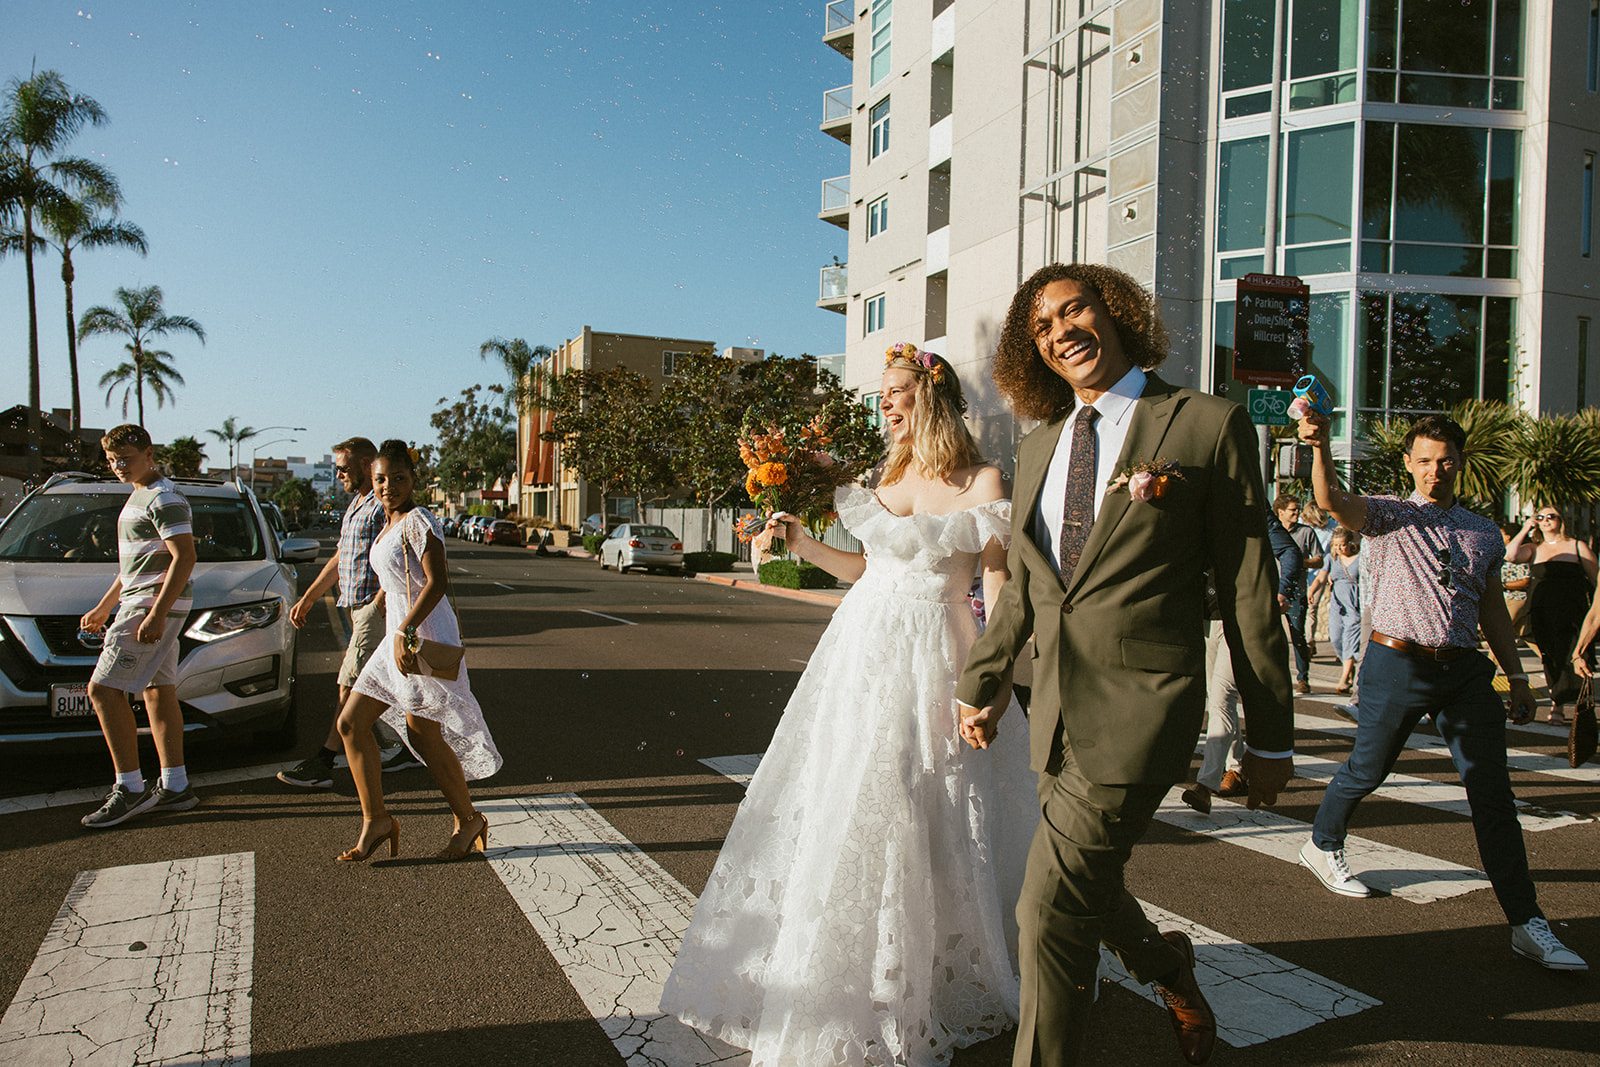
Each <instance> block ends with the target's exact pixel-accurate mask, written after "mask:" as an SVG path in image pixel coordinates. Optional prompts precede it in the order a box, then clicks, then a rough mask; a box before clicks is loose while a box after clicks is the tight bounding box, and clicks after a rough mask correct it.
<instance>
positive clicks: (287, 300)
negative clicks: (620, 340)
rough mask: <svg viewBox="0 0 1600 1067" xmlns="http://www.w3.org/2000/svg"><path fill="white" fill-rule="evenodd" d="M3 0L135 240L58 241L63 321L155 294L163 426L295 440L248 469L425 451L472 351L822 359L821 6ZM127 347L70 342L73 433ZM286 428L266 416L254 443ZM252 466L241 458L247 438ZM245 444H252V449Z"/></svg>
mask: <svg viewBox="0 0 1600 1067" xmlns="http://www.w3.org/2000/svg"><path fill="white" fill-rule="evenodd" d="M485 7H486V5H480V4H473V3H459V4H452V3H445V2H438V0H419V2H413V3H406V2H400V0H389V2H386V3H374V2H372V0H348V2H346V0H341V3H340V4H339V5H338V6H337V7H331V8H330V7H322V6H320V5H318V4H315V3H299V2H297V3H278V2H274V0H265V2H262V3H237V2H234V0H196V2H190V3H185V2H181V0H116V2H111V3H97V2H95V0H77V2H66V3H62V2H48V0H4V4H3V7H0V19H3V22H4V27H5V28H4V32H3V33H0V77H3V78H5V79H10V78H12V77H23V78H25V77H27V76H28V74H29V72H30V70H31V69H33V68H34V67H35V65H36V66H37V69H39V70H49V69H54V70H57V71H59V72H60V73H61V75H62V77H63V78H64V79H65V80H66V82H67V84H68V85H70V86H71V87H72V88H73V89H75V90H78V91H80V92H83V93H85V94H86V95H88V96H91V97H93V98H94V99H95V100H96V101H98V102H99V103H100V105H101V106H102V107H103V108H105V110H106V111H107V113H108V114H109V116H110V120H111V121H110V122H109V124H107V125H105V126H102V127H98V128H94V127H91V128H87V129H86V130H85V131H84V132H83V133H81V134H80V135H79V136H78V138H77V140H76V141H75V142H74V143H73V144H72V145H71V146H70V148H69V151H70V152H72V153H73V154H79V155H85V156H89V157H91V158H94V159H97V160H99V161H101V162H103V163H104V164H105V165H106V166H108V167H109V168H110V169H111V170H112V172H113V173H115V174H116V175H117V177H118V178H119V179H120V181H121V183H122V187H123V193H124V196H125V206H124V209H123V213H122V214H123V217H124V218H125V219H127V220H129V221H131V222H135V223H137V224H138V225H139V226H141V227H143V229H144V231H145V233H146V235H147V236H148V238H149V242H150V254H149V256H148V257H145V258H141V257H139V256H138V255H136V254H132V253H125V252H90V253H81V254H78V255H75V256H74V264H75V266H76V268H77V283H76V285H75V287H74V294H75V302H76V305H77V310H78V312H79V314H80V315H81V314H82V312H83V310H84V309H85V308H87V307H89V306H91V305H94V304H109V303H111V302H112V293H113V290H114V289H115V288H116V287H117V286H136V285H150V284H155V285H160V286H161V288H162V290H163V291H164V293H165V295H166V309H167V310H168V311H169V312H172V313H177V314H185V315H190V316H192V317H194V318H195V319H197V320H199V322H200V323H201V324H202V325H203V326H204V327H205V329H206V333H207V343H206V344H205V345H204V346H201V345H200V344H199V343H198V342H196V341H194V340H192V339H191V338H188V337H186V336H176V337H174V338H172V339H171V343H170V344H169V345H167V346H166V347H167V348H168V349H169V350H170V351H171V352H172V354H173V356H174V359H175V363H176V365H177V367H178V368H179V370H180V371H181V373H182V374H183V375H184V377H185V379H186V380H187V384H186V385H185V386H183V387H181V388H180V389H179V390H178V393H177V398H176V403H175V404H169V405H168V406H167V407H166V408H164V409H161V410H159V411H157V410H155V409H154V404H153V402H152V400H151V398H150V397H149V394H148V393H147V394H146V412H147V418H146V423H147V425H148V426H149V428H150V431H151V433H152V434H153V435H154V436H155V438H156V439H157V440H158V441H166V440H170V439H171V438H173V437H175V436H178V435H182V434H193V435H195V436H196V437H199V438H200V439H201V441H202V442H207V443H209V447H208V455H209V460H210V461H211V462H213V463H217V464H219V465H220V464H224V463H226V462H227V455H226V449H225V447H224V446H221V445H219V444H217V443H216V442H215V440H214V439H213V438H211V437H209V436H208V435H207V434H206V433H205V430H207V429H208V428H211V427H216V426H219V425H220V424H221V421H222V419H223V418H225V417H227V416H228V415H234V416H237V417H238V419H239V421H240V422H241V423H242V424H246V425H251V426H257V427H265V426H270V425H274V424H288V425H294V426H305V427H308V429H307V431H306V432H305V433H302V434H298V435H295V436H297V437H298V438H299V443H298V444H280V445H275V446H272V447H270V448H263V449H262V451H261V453H260V454H261V455H262V456H267V455H275V456H284V455H288V454H294V455H300V454H305V455H309V456H313V457H320V456H321V455H322V454H323V453H324V452H326V451H327V447H328V446H329V445H330V444H332V443H333V442H334V441H337V440H340V439H341V438H343V437H346V436H349V435H350V434H352V433H361V434H364V435H366V436H369V437H372V438H374V439H379V438H382V437H386V436H400V437H405V438H407V439H410V440H414V441H417V442H419V443H428V442H431V441H432V440H433V439H434V438H433V431H432V428H431V427H430V426H429V425H428V416H429V415H430V414H431V413H432V411H433V410H434V408H435V405H436V402H437V401H438V399H439V398H440V397H444V396H449V397H452V398H454V397H455V395H456V394H457V393H458V392H459V391H460V390H461V389H463V388H465V387H467V386H469V385H473V384H475V383H478V382H485V383H487V382H492V381H498V380H500V376H499V372H498V368H496V367H492V366H491V365H489V364H486V363H483V362H481V361H480V360H479V359H478V355H477V350H478V345H479V344H480V343H481V342H483V341H484V340H487V339H488V338H490V337H495V336H503V337H522V338H525V339H526V340H527V341H528V342H529V343H530V344H541V343H542V344H550V345H556V344H559V343H561V342H562V341H563V340H565V339H566V338H569V337H574V336H577V334H578V333H579V332H580V331H581V329H582V327H583V326H585V325H588V326H592V327H593V328H595V329H597V330H610V331H619V332H624V333H640V334H660V335H664V336H676V337H688V338H697V339H705V340H710V341H714V342H715V343H716V344H717V345H718V346H723V347H725V346H728V345H750V346H755V347H760V348H765V349H766V350H767V351H768V352H778V353H781V354H783V355H798V354H800V353H801V352H810V353H812V354H814V355H816V354H825V353H830V352H837V351H842V350H843V347H844V338H843V319H842V318H841V317H840V316H838V315H836V314H833V313H831V312H826V311H819V310H817V309H816V306H815V302H816V299H817V277H818V269H819V268H820V267H821V266H823V265H824V264H827V263H829V262H831V257H832V256H833V255H835V254H837V255H839V256H840V257H841V258H843V255H844V251H845V234H844V231H842V230H840V229H837V228H835V227H833V226H829V225H827V224H826V223H822V222H819V221H818V220H817V210H818V207H819V187H820V183H821V180H822V179H823V178H828V177H832V176H834V175H839V174H844V173H847V172H848V170H849V161H848V158H847V156H846V152H847V151H848V150H847V149H846V148H845V147H844V146H842V145H840V144H838V143H837V142H836V141H834V140H833V139H832V138H829V137H827V136H825V135H824V134H822V133H820V132H819V131H818V129H817V124H818V122H819V121H820V118H821V102H822V94H823V91H824V90H826V89H829V88H832V87H833V86H836V85H843V84H845V83H847V82H849V80H850V71H849V66H848V61H847V60H845V59H844V58H843V57H842V56H840V55H838V54H837V53H835V52H834V51H833V50H832V49H830V48H828V47H826V46H825V45H823V44H822V41H821V36H822V15H823V10H824V0H763V2H759V3H742V2H738V0H733V2H730V3H727V4H726V5H721V6H719V5H712V4H704V3H688V2H683V3H652V2H649V0H643V2H632V3H614V2H607V0H599V2H590V0H561V2H552V0H520V2H518V3H516V4H512V5H507V7H506V8H505V9H503V10H498V11H490V10H485ZM36 269H37V272H38V280H39V290H40V292H39V296H40V299H39V314H40V346H41V361H42V365H43V366H42V375H43V399H44V404H45V407H46V408H49V407H66V406H67V405H68V401H69V398H70V391H69V384H68V372H67V359H66V342H65V331H66V326H65V318H64V310H63V298H62V292H61V289H62V287H61V281H60V274H59V261H57V260H56V259H55V258H54V257H53V256H46V257H44V258H43V259H42V260H39V261H37V266H36ZM25 284H26V283H25V280H24V274H23V266H22V261H21V259H20V258H16V257H12V258H7V259H4V260H0V382H4V383H5V385H4V388H3V389H0V400H3V405H4V406H9V405H11V404H13V403H20V402H24V401H26V399H27V319H26V295H25V292H26V290H25ZM122 355H123V353H122V346H121V343H120V342H118V341H116V340H114V339H112V338H110V337H97V338H91V339H89V340H88V341H86V342H85V343H84V345H83V346H81V348H80V352H79V358H80V364H81V373H82V376H83V379H84V382H85V388H84V421H85V424H86V425H90V426H96V425H101V426H109V425H112V424H115V423H116V422H120V421H122V419H121V412H120V407H119V406H114V407H112V408H109V409H108V408H107V407H106V406H105V404H104V397H105V393H104V391H103V390H100V389H97V388H95V383H96V382H97V381H98V380H99V377H100V375H101V374H102V373H104V371H105V370H106V369H107V368H108V367H111V366H114V365H116V363H118V362H120V361H121V357H122ZM280 436H287V434H285V433H279V432H272V433H269V434H266V435H264V436H263V437H262V438H261V439H260V440H261V441H266V440H270V439H271V438H274V437H280ZM247 451H248V449H247ZM244 458H245V459H246V460H248V458H249V457H248V455H246V456H245V457H244Z"/></svg>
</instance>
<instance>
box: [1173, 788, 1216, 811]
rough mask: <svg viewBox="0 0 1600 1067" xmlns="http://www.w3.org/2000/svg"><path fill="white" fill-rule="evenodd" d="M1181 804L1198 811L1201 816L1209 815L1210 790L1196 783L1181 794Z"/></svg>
mask: <svg viewBox="0 0 1600 1067" xmlns="http://www.w3.org/2000/svg"><path fill="white" fill-rule="evenodd" d="M1179 795H1180V796H1181V797H1182V798H1183V802H1184V803H1185V804H1187V805H1189V806H1190V807H1191V808H1193V809H1194V810H1195V811H1198V812H1199V813H1200V814H1201V815H1210V814H1211V790H1209V789H1207V788H1206V787H1205V786H1203V785H1201V784H1200V783H1199V782H1196V783H1195V784H1194V785H1191V786H1190V787H1189V788H1187V789H1185V790H1184V791H1183V792H1182V793H1181V794H1179Z"/></svg>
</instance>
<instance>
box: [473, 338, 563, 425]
mask: <svg viewBox="0 0 1600 1067" xmlns="http://www.w3.org/2000/svg"><path fill="white" fill-rule="evenodd" d="M552 354H553V353H552V350H551V348H550V346H549V345H535V346H533V347H531V348H530V347H529V346H528V342H526V341H524V340H523V339H522V338H520V337H513V338H512V339H511V340H509V341H507V340H506V339H505V338H503V337H491V338H490V339H489V340H487V341H485V342H483V344H481V345H479V346H478V358H479V359H485V360H486V359H489V358H490V357H491V356H492V357H494V359H496V360H497V361H499V363H500V365H501V366H502V367H504V368H505V372H506V381H507V383H508V384H507V387H506V398H507V399H508V400H509V401H510V402H511V412H512V414H513V415H521V414H523V413H524V412H527V411H529V410H531V409H532V408H533V407H534V406H535V405H536V402H537V401H538V399H539V398H540V397H541V396H543V395H544V381H545V377H546V374H545V368H546V361H547V360H549V358H550V356H551V355H552Z"/></svg>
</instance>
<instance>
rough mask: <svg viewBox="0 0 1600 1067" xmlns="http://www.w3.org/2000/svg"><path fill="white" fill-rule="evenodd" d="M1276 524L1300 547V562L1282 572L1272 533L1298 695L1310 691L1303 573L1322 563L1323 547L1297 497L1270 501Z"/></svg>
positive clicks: (1282, 495)
mask: <svg viewBox="0 0 1600 1067" xmlns="http://www.w3.org/2000/svg"><path fill="white" fill-rule="evenodd" d="M1272 510H1273V511H1274V512H1276V513H1277V516H1278V523H1279V524H1280V525H1281V526H1282V527H1283V529H1284V532H1285V533H1287V534H1288V535H1289V539H1290V540H1291V541H1293V542H1294V545H1295V548H1296V549H1298V550H1299V557H1300V558H1299V562H1298V563H1297V564H1296V566H1295V570H1294V571H1293V572H1292V573H1282V572H1284V571H1285V568H1284V561H1285V557H1284V555H1283V554H1282V553H1281V552H1278V550H1277V546H1278V545H1279V544H1281V542H1282V538H1279V537H1277V536H1276V535H1274V537H1273V545H1274V552H1275V554H1277V555H1278V569H1279V571H1280V574H1279V577H1280V578H1281V579H1282V582H1281V586H1282V588H1280V590H1279V592H1280V596H1279V598H1278V599H1279V602H1280V603H1282V601H1283V594H1286V595H1287V596H1288V603H1287V604H1283V613H1284V618H1285V619H1286V621H1287V622H1288V623H1289V643H1290V645H1291V646H1293V648H1294V691H1295V692H1296V693H1299V694H1301V695H1304V694H1306V693H1309V692H1311V645H1310V643H1309V642H1308V641H1307V640H1306V607H1307V605H1306V575H1307V574H1310V573H1311V572H1312V571H1313V570H1315V569H1316V568H1318V567H1321V566H1322V548H1321V546H1320V545H1319V544H1318V543H1317V533H1316V531H1315V530H1313V529H1312V528H1311V527H1309V526H1307V525H1306V524H1305V523H1303V522H1301V521H1300V498H1299V497H1297V496H1290V495H1288V494H1287V493H1280V494H1279V495H1278V499H1276V500H1274V501H1273V502H1272Z"/></svg>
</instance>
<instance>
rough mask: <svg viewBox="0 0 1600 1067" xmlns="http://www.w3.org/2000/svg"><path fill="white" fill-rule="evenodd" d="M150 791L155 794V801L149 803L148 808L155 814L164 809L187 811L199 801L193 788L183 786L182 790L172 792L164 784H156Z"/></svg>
mask: <svg viewBox="0 0 1600 1067" xmlns="http://www.w3.org/2000/svg"><path fill="white" fill-rule="evenodd" d="M151 792H153V793H155V795H156V802H155V803H154V804H152V805H150V810H151V811H152V812H155V813H157V814H160V813H161V812H164V811H188V810H189V809H190V808H192V807H194V806H195V805H196V804H198V803H200V798H199V797H197V796H195V795H194V790H193V789H190V788H189V787H188V786H184V787H183V790H182V792H177V793H175V792H173V791H172V790H170V789H168V788H167V787H166V786H164V785H157V786H156V787H155V789H153V790H151Z"/></svg>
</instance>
